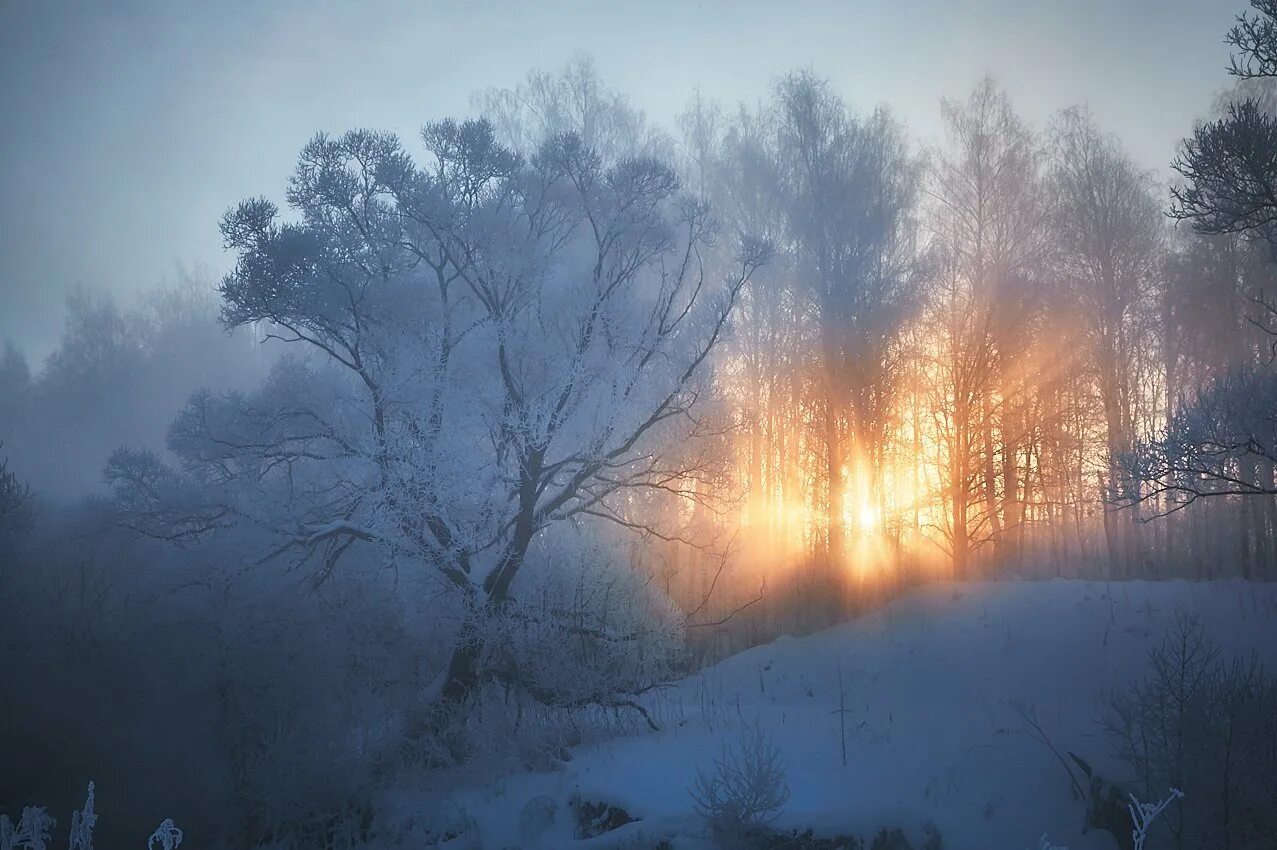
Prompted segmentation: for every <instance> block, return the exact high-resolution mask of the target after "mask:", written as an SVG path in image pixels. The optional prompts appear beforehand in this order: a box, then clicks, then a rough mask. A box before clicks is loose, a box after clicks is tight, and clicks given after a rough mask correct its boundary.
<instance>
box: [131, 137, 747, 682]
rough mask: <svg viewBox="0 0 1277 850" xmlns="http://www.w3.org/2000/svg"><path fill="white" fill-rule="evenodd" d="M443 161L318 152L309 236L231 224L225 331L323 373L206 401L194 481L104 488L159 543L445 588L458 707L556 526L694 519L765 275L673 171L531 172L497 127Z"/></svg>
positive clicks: (304, 188)
mask: <svg viewBox="0 0 1277 850" xmlns="http://www.w3.org/2000/svg"><path fill="white" fill-rule="evenodd" d="M422 139H423V141H424V143H425V147H426V149H427V151H428V158H427V159H426V160H425V161H424V162H423V163H421V164H418V163H417V162H414V161H413V159H412V158H411V157H410V156H409V154H408V153H407V152H406V151H405V150H404V148H403V147H402V146H401V145H400V143H399V142H398V140H396V139H395V138H394V137H392V136H389V135H385V134H380V133H373V132H366V131H356V132H350V133H347V134H345V135H343V136H340V137H338V138H330V137H328V136H323V135H321V136H317V137H316V138H315V139H313V140H312V141H311V142H310V143H309V144H307V145H306V147H305V148H304V150H303V151H302V153H301V155H300V158H299V161H298V165H297V170H296V172H295V173H294V175H293V177H292V180H291V182H290V184H289V188H288V193H287V199H288V202H289V204H290V206H291V208H292V209H293V210H294V211H295V213H296V218H295V219H293V220H284V219H282V218H281V215H280V211H279V209H278V208H277V207H276V206H275V205H274V204H273V203H271V202H269V201H267V200H264V199H255V200H249V201H245V202H244V203H242V204H240V205H239V206H238V207H237V208H235V209H233V210H231V211H230V212H229V213H227V215H226V216H225V218H224V219H223V222H222V232H223V234H224V235H225V239H226V244H227V246H228V247H229V248H231V249H234V250H235V251H236V252H237V253H238V263H237V265H236V267H235V270H234V271H233V272H232V273H231V274H229V275H228V276H227V277H226V279H225V280H224V281H223V283H222V287H221V291H222V295H223V298H224V307H223V319H224V322H225V324H226V325H227V326H228V327H238V326H240V325H245V324H251V323H262V324H263V325H264V326H266V327H268V328H269V329H270V331H269V336H271V337H273V338H276V339H279V340H282V341H283V342H285V343H286V344H289V345H292V346H294V347H295V348H296V349H297V352H298V354H299V355H301V356H297V357H293V358H289V359H286V360H285V361H284V362H282V363H281V364H280V366H279V367H278V368H277V369H276V370H275V371H274V372H273V373H272V375H271V377H270V378H269V380H268V381H267V382H266V383H265V384H264V385H263V386H262V387H261V388H260V389H259V390H258V391H256V392H253V393H247V394H229V395H222V396H215V395H212V394H208V393H202V394H197V395H196V396H195V397H193V398H192V399H191V401H190V403H189V405H188V406H187V407H186V409H185V410H184V411H183V413H182V414H181V415H180V416H179V417H178V419H177V421H176V422H175V423H174V424H173V426H172V429H171V432H170V437H169V445H170V448H171V449H172V450H173V451H174V452H175V453H176V454H177V455H178V456H179V457H180V458H181V460H182V466H181V469H180V470H173V469H169V468H167V467H165V466H164V465H163V464H161V463H160V462H159V461H158V460H157V459H156V458H154V457H153V456H150V455H147V454H145V453H137V452H120V453H117V455H116V456H115V457H114V458H113V460H112V463H111V465H110V468H109V470H108V477H109V478H110V480H111V481H112V482H113V484H114V485H115V489H116V492H117V494H118V495H119V497H120V500H121V504H122V505H123V507H124V508H125V515H126V516H127V517H128V520H129V521H130V522H131V523H132V524H133V525H134V526H135V527H136V528H138V529H139V530H142V531H144V532H146V533H149V534H153V535H157V536H161V537H169V538H174V539H179V540H180V539H183V538H188V537H191V536H198V535H202V534H206V533H209V532H214V531H217V530H219V529H227V528H237V529H240V530H241V533H242V534H245V535H248V536H251V537H252V539H255V540H257V541H258V543H259V545H260V551H261V555H260V562H261V563H266V562H270V561H273V560H276V559H290V560H291V561H292V562H294V563H296V564H306V565H308V566H309V567H311V568H312V569H313V570H314V571H315V572H314V574H315V576H316V578H317V579H322V578H323V577H324V576H325V575H327V574H328V573H330V572H331V571H332V570H333V569H335V568H336V567H337V565H338V562H339V561H340V560H341V558H342V557H343V556H344V555H346V554H347V553H348V552H350V551H352V549H354V548H355V547H362V551H363V553H364V554H363V557H365V558H378V559H382V560H383V561H384V563H386V564H387V565H394V566H400V565H413V566H420V567H422V568H424V569H428V570H430V571H431V573H432V574H433V575H435V576H436V577H438V578H439V579H440V580H441V581H442V582H443V584H444V585H445V586H446V587H447V588H448V589H449V590H450V591H451V592H453V593H455V594H456V597H455V598H456V600H457V602H458V604H460V605H461V606H462V609H463V610H464V612H465V615H464V618H463V622H462V625H461V627H460V630H459V632H458V633H457V634H456V636H455V645H454V647H453V649H452V651H451V657H450V661H449V663H448V665H447V669H446V671H445V672H444V675H442V676H441V677H440V680H439V687H440V695H441V696H442V698H443V699H444V701H445V702H446V703H448V704H451V705H456V704H459V703H461V702H463V701H464V700H466V699H467V697H469V695H470V694H471V693H472V692H473V690H474V688H475V687H476V685H477V684H478V683H479V679H480V669H479V668H480V661H481V658H482V657H483V655H484V652H485V648H486V647H487V645H488V641H487V639H486V638H485V634H487V633H488V631H489V630H488V629H487V625H486V624H487V623H488V622H490V620H491V617H492V615H494V614H497V613H501V612H504V611H508V610H510V609H511V607H512V606H514V605H515V604H516V603H515V600H514V597H515V592H514V581H515V578H516V576H518V575H519V573H520V569H521V568H522V567H523V565H524V563H525V561H526V560H527V559H528V555H529V551H530V550H532V549H533V548H534V547H536V546H537V545H538V541H539V540H542V539H543V538H544V533H545V532H546V530H547V529H548V528H549V527H551V526H553V525H555V524H557V523H562V522H573V523H581V522H585V521H592V520H604V521H612V522H613V523H616V524H619V525H621V526H625V527H644V526H645V523H646V520H645V519H643V518H642V517H639V516H635V515H632V514H630V513H628V512H627V509H626V507H627V501H628V500H630V498H631V495H632V494H635V493H662V494H667V495H670V496H673V497H675V498H678V497H680V496H681V497H683V498H692V496H691V495H690V493H691V491H693V490H694V489H695V488H694V487H693V486H692V485H693V483H694V482H695V480H696V479H697V477H698V475H699V474H700V473H701V472H702V471H703V468H702V465H701V461H700V459H699V458H698V456H697V453H696V440H695V439H694V438H695V437H696V436H697V435H698V434H700V433H702V431H703V430H704V429H705V428H706V427H707V425H706V424H705V419H704V417H703V416H701V414H700V410H701V408H702V404H701V402H702V401H703V400H704V399H705V398H706V396H707V395H708V394H709V393H710V392H711V386H710V382H709V380H708V379H709V377H710V375H709V369H708V367H709V355H710V352H711V351H712V350H713V349H714V347H715V346H716V345H717V344H718V343H719V342H720V341H721V340H722V339H723V337H724V334H725V332H726V331H727V329H728V327H727V325H728V317H729V314H730V312H731V309H732V305H733V303H734V302H735V300H736V297H737V295H738V293H739V292H740V290H741V288H742V287H743V286H744V285H745V283H746V281H747V280H748V279H749V277H750V275H751V274H752V273H753V271H754V269H755V268H756V267H758V265H759V264H761V263H762V262H763V261H764V260H765V259H766V256H767V253H768V251H767V248H766V247H765V246H764V245H763V244H761V243H760V242H758V241H756V240H753V239H750V238H741V239H738V240H736V242H737V246H736V247H737V248H738V249H739V250H738V251H737V255H736V260H735V266H734V268H735V271H734V272H733V273H731V274H729V275H727V276H726V278H725V279H712V278H711V277H710V275H709V274H708V273H707V271H706V269H707V257H708V254H709V253H710V252H712V251H715V250H717V238H716V237H717V234H716V228H715V226H714V224H713V221H712V220H711V218H710V214H709V210H708V208H707V207H706V206H705V205H704V204H703V203H700V202H697V201H695V200H692V199H690V198H688V197H687V196H685V195H684V194H683V193H682V192H681V190H680V184H679V180H678V178H677V176H676V175H675V173H674V172H673V170H672V169H671V168H670V167H669V166H667V165H666V164H664V163H663V162H660V161H657V160H655V159H653V158H649V157H642V156H640V157H631V158H616V159H609V158H606V157H604V156H603V155H601V154H600V153H598V152H596V151H595V150H594V149H592V148H590V147H588V146H587V145H585V144H584V143H583V142H582V141H581V139H580V137H579V136H577V135H575V134H572V133H565V134H560V135H556V136H552V137H550V138H548V139H546V140H545V142H544V144H542V145H541V147H540V148H539V150H538V151H537V152H536V153H535V154H534V155H532V156H530V157H523V156H521V155H519V154H517V153H515V152H514V151H512V150H510V149H508V148H505V147H503V146H502V145H501V144H499V143H498V142H497V140H496V137H495V134H494V131H493V128H492V126H491V125H490V124H488V123H487V122H486V121H466V122H464V123H457V122H454V121H443V122H439V123H433V124H430V125H428V126H426V127H425V129H424V130H423V132H422ZM510 675H513V676H516V677H517V676H518V675H520V674H519V673H518V672H517V671H516V672H513V673H511V674H510ZM516 684H517V683H516Z"/></svg>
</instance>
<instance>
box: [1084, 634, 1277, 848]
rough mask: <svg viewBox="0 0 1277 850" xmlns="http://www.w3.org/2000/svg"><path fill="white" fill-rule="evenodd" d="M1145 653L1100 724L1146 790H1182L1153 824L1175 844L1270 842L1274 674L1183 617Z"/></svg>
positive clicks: (1276, 775)
mask: <svg viewBox="0 0 1277 850" xmlns="http://www.w3.org/2000/svg"><path fill="white" fill-rule="evenodd" d="M1149 660H1150V664H1151V668H1152V669H1151V672H1150V673H1149V675H1148V676H1147V677H1146V678H1145V679H1144V680H1142V681H1139V682H1136V683H1135V684H1133V685H1131V686H1130V688H1129V689H1128V690H1127V691H1126V692H1124V693H1121V694H1118V695H1116V696H1115V697H1114V698H1113V699H1112V701H1111V704H1110V710H1109V712H1108V715H1107V717H1106V719H1105V723H1106V727H1107V731H1108V732H1109V734H1110V736H1111V738H1112V741H1113V743H1114V745H1115V749H1116V755H1118V756H1119V757H1120V758H1121V759H1122V760H1123V761H1124V762H1126V764H1127V765H1129V767H1130V769H1131V771H1132V773H1133V774H1134V777H1135V780H1136V782H1137V784H1138V786H1139V792H1140V795H1141V796H1142V797H1152V796H1153V795H1155V794H1160V793H1161V792H1162V791H1163V790H1164V789H1165V788H1168V787H1169V788H1177V789H1180V790H1182V791H1183V793H1184V799H1183V800H1182V801H1181V802H1180V804H1179V805H1177V806H1174V807H1173V808H1171V809H1170V810H1168V811H1167V812H1166V814H1165V815H1164V816H1163V818H1162V819H1161V820H1160V821H1159V828H1161V829H1164V830H1165V831H1166V832H1168V833H1169V834H1170V836H1171V837H1172V838H1173V840H1174V844H1175V846H1176V847H1180V848H1203V850H1205V848H1216V847H1235V848H1249V847H1264V846H1267V844H1266V843H1265V842H1267V841H1268V840H1269V839H1270V837H1271V836H1273V835H1277V806H1274V805H1273V801H1274V800H1277V681H1275V680H1274V679H1273V678H1272V677H1271V676H1269V675H1268V674H1267V673H1266V672H1265V671H1264V670H1263V668H1262V667H1260V666H1259V664H1258V662H1256V661H1255V660H1254V659H1237V660H1231V661H1226V660H1224V659H1223V658H1221V654H1220V650H1219V649H1218V648H1217V647H1216V646H1215V645H1214V644H1213V643H1212V642H1211V641H1210V640H1209V639H1208V638H1207V637H1206V635H1205V634H1204V633H1203V631H1202V628H1201V626H1200V624H1199V623H1198V622H1197V621H1196V620H1194V619H1192V618H1189V617H1181V618H1180V620H1179V622H1178V623H1177V625H1176V626H1175V627H1174V628H1173V629H1172V630H1171V631H1170V632H1169V633H1168V634H1167V635H1166V637H1165V639H1164V640H1163V641H1162V643H1161V645H1160V646H1158V647H1156V648H1155V649H1153V650H1152V651H1151V652H1150V654H1149Z"/></svg>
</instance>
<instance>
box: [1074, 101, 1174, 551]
mask: <svg viewBox="0 0 1277 850" xmlns="http://www.w3.org/2000/svg"><path fill="white" fill-rule="evenodd" d="M1051 138H1052V149H1053V161H1054V165H1053V174H1052V182H1051V187H1052V195H1053V198H1054V201H1055V204H1056V209H1055V222H1054V232H1055V235H1056V238H1057V239H1058V243H1059V260H1060V270H1059V273H1060V275H1061V276H1062V278H1063V280H1064V281H1065V283H1066V285H1067V286H1069V287H1070V289H1071V291H1072V293H1073V295H1074V297H1075V298H1076V302H1077V305H1078V308H1079V314H1080V316H1081V317H1082V320H1083V328H1084V332H1085V345H1086V351H1087V354H1088V356H1089V359H1090V362H1091V367H1092V369H1093V370H1094V375H1095V382H1096V386H1097V390H1098V396H1099V399H1100V402H1101V406H1102V408H1103V415H1104V424H1105V431H1106V445H1105V448H1104V463H1105V470H1104V472H1103V474H1102V493H1103V501H1104V503H1105V505H1106V508H1105V514H1104V521H1105V522H1104V530H1105V536H1106V539H1107V541H1108V547H1109V554H1110V557H1111V558H1112V559H1113V561H1114V563H1115V564H1118V565H1125V566H1129V565H1130V560H1131V557H1132V555H1133V553H1132V552H1131V551H1129V547H1130V542H1129V541H1127V540H1126V537H1125V535H1124V534H1123V532H1122V530H1121V529H1119V527H1118V525H1117V518H1116V517H1115V516H1114V511H1115V510H1117V505H1118V502H1119V501H1120V499H1121V498H1123V497H1124V496H1125V495H1126V494H1127V493H1128V492H1129V490H1130V484H1129V482H1128V481H1126V480H1124V478H1123V474H1122V473H1123V470H1122V467H1121V464H1120V458H1121V457H1122V455H1123V454H1124V453H1126V452H1128V451H1129V450H1130V448H1131V446H1132V445H1133V441H1134V439H1135V428H1136V420H1137V417H1138V406H1139V405H1140V404H1141V403H1142V402H1143V401H1144V399H1143V398H1142V396H1141V394H1140V393H1139V387H1138V386H1137V384H1136V375H1137V368H1138V366H1139V359H1140V357H1141V355H1142V353H1143V352H1144V350H1145V346H1144V345H1143V344H1142V343H1143V340H1144V338H1145V335H1146V333H1147V330H1148V326H1149V322H1150V317H1151V314H1152V291H1153V290H1152V286H1153V282H1154V279H1155V277H1154V273H1155V271H1156V269H1157V260H1158V257H1159V250H1160V245H1161V239H1162V234H1161V213H1160V211H1159V209H1158V204H1157V202H1156V201H1155V200H1154V196H1153V190H1152V180H1151V177H1150V176H1149V175H1148V174H1147V173H1146V172H1143V171H1141V170H1140V169H1138V168H1137V167H1136V166H1135V164H1134V163H1133V162H1132V161H1131V159H1130V158H1129V156H1127V154H1126V153H1125V152H1124V151H1123V150H1122V148H1121V146H1120V144H1119V143H1118V141H1117V140H1116V139H1114V138H1113V137H1111V136H1108V135H1106V134H1104V133H1103V132H1101V130H1100V129H1099V127H1097V126H1096V124H1095V122H1094V120H1093V119H1092V118H1091V116H1090V115H1089V114H1088V113H1086V112H1085V111H1083V110H1080V109H1068V110H1065V111H1064V112H1063V113H1061V114H1060V115H1059V117H1058V118H1057V119H1056V121H1055V123H1054V125H1053V127H1052V131H1051Z"/></svg>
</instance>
